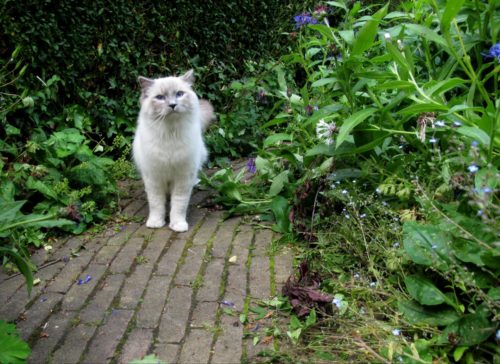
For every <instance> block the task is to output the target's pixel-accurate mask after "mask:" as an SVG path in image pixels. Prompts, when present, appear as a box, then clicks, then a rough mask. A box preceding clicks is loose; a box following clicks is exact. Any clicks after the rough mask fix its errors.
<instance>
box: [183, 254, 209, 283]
mask: <svg viewBox="0 0 500 364" xmlns="http://www.w3.org/2000/svg"><path fill="white" fill-rule="evenodd" d="M205 251H206V246H200V245H197V246H192V247H191V248H189V249H188V250H187V252H186V256H185V258H184V264H183V265H182V266H181V267H180V269H179V271H178V272H177V274H176V276H175V283H176V284H184V285H189V284H191V283H193V282H194V280H195V279H196V276H197V275H198V272H199V271H200V267H201V265H202V263H203V258H204V256H205Z"/></svg>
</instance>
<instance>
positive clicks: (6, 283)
mask: <svg viewBox="0 0 500 364" xmlns="http://www.w3.org/2000/svg"><path fill="white" fill-rule="evenodd" d="M24 282H25V279H24V276H23V275H18V276H15V277H12V278H9V279H7V280H3V281H2V282H1V283H0V292H2V294H1V295H0V317H2V308H3V306H4V305H5V304H6V303H7V301H8V300H9V298H11V297H12V296H13V295H14V294H15V293H16V291H17V290H18V289H20V288H21V286H23V285H24ZM23 289H24V288H23Z"/></svg>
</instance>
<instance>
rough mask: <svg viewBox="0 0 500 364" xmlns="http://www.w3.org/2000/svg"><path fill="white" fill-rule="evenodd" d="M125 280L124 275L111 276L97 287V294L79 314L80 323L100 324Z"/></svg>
mask: <svg viewBox="0 0 500 364" xmlns="http://www.w3.org/2000/svg"><path fill="white" fill-rule="evenodd" d="M124 279H125V275H124V274H113V275H109V276H107V277H106V279H105V281H104V282H103V283H100V284H99V286H98V287H97V292H96V294H95V296H94V297H93V298H92V300H91V301H90V302H89V303H88V305H87V306H86V307H85V308H84V309H83V310H82V311H81V312H80V315H79V318H80V322H82V323H92V324H95V323H100V322H101V321H102V320H103V319H104V316H105V314H106V311H107V310H108V309H109V307H110V306H111V303H112V302H113V300H114V298H115V297H116V295H117V293H118V291H119V290H120V287H121V285H122V283H123V281H124Z"/></svg>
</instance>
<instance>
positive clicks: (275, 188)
mask: <svg viewBox="0 0 500 364" xmlns="http://www.w3.org/2000/svg"><path fill="white" fill-rule="evenodd" d="M285 183H288V171H283V172H281V173H280V174H278V175H277V176H276V177H274V179H273V182H272V183H271V187H270V188H269V196H271V197H274V196H276V195H278V194H279V193H280V192H281V190H282V189H283V186H284V185H285Z"/></svg>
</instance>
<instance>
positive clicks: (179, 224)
mask: <svg viewBox="0 0 500 364" xmlns="http://www.w3.org/2000/svg"><path fill="white" fill-rule="evenodd" d="M168 227H169V228H170V229H172V230H173V231H177V232H178V233H183V232H184V231H188V223H187V222H186V221H185V220H183V221H172V222H171V223H170V225H168Z"/></svg>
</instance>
